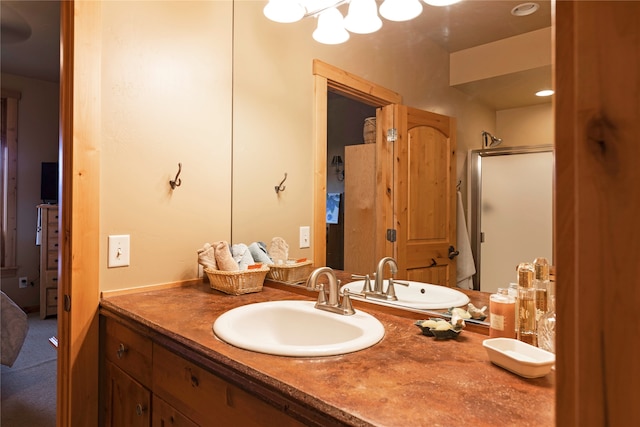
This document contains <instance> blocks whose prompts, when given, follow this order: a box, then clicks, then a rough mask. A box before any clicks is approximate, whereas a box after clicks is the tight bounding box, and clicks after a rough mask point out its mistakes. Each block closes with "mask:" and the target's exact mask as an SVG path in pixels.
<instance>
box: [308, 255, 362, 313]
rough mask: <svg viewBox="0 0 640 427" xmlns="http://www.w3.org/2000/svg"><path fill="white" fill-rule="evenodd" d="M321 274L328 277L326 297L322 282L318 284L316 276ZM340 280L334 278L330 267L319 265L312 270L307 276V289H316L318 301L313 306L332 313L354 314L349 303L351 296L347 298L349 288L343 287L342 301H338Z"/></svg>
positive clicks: (334, 275)
mask: <svg viewBox="0 0 640 427" xmlns="http://www.w3.org/2000/svg"><path fill="white" fill-rule="evenodd" d="M322 274H324V275H326V276H327V278H328V279H329V297H328V299H327V292H326V289H325V286H324V284H322V283H320V284H318V283H317V282H318V277H320V276H321V275H322ZM339 287H340V280H338V279H337V278H336V274H335V272H334V271H333V270H332V269H331V268H330V267H320V268H316V269H315V270H313V272H312V273H311V275H310V276H309V278H308V279H307V289H309V290H312V291H318V292H319V294H318V301H317V302H316V305H315V307H316V308H317V309H320V310H325V311H330V312H332V313H338V314H343V315H347V316H350V315H352V314H355V310H354V309H353V306H352V305H351V298H349V294H350V292H349V290H347V289H345V292H344V293H343V295H342V302H340V291H339Z"/></svg>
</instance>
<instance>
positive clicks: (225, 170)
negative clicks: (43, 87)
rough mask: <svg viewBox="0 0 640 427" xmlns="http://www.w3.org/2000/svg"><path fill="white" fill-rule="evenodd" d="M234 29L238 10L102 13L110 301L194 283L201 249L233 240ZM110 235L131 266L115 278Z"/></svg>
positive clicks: (177, 7) (182, 5)
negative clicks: (124, 240) (122, 293)
mask: <svg viewBox="0 0 640 427" xmlns="http://www.w3.org/2000/svg"><path fill="white" fill-rule="evenodd" d="M231 24H232V14H231V2H228V1H215V2H203V1H194V2H184V1H176V2H168V1H158V2H103V35H102V40H103V43H102V87H101V91H102V93H101V103H102V105H101V110H102V121H101V128H102V129H101V135H102V140H101V142H100V147H101V176H100V181H101V184H100V236H101V237H100V252H101V257H100V265H101V269H100V289H101V290H103V291H105V290H113V289H122V288H129V287H137V286H143V285H148V284H156V283H165V282H174V281H179V280H186V279H192V278H194V277H196V276H197V274H198V273H197V270H198V269H197V262H196V261H197V254H196V251H197V250H198V249H199V248H200V247H202V245H203V243H205V242H211V241H214V240H229V239H230V226H229V224H230V222H231V219H230V218H231V128H230V123H231V67H230V63H231ZM178 162H181V163H182V173H181V175H180V178H181V180H182V185H181V186H180V187H177V188H176V189H175V190H174V191H172V190H171V188H170V186H169V180H171V179H173V178H174V177H175V174H176V173H177V171H178ZM111 234H129V235H130V236H131V265H130V266H129V267H120V268H107V238H108V236H109V235H111Z"/></svg>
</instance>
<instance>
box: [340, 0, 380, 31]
mask: <svg viewBox="0 0 640 427" xmlns="http://www.w3.org/2000/svg"><path fill="white" fill-rule="evenodd" d="M344 27H345V28H346V29H347V30H349V31H351V32H352V33H358V34H369V33H374V32H376V31H378V30H379V29H380V27H382V20H381V19H380V18H379V17H378V8H377V6H376V0H351V3H349V13H348V14H347V16H346V17H345V18H344Z"/></svg>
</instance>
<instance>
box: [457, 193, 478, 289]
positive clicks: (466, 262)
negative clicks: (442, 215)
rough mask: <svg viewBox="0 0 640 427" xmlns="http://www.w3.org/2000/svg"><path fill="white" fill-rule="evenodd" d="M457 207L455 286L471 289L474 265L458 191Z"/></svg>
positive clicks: (474, 271)
mask: <svg viewBox="0 0 640 427" xmlns="http://www.w3.org/2000/svg"><path fill="white" fill-rule="evenodd" d="M457 207H458V209H457V211H458V212H457V236H456V240H457V245H458V251H459V252H460V254H459V255H458V259H457V264H456V275H457V280H456V281H457V286H458V287H459V288H462V289H473V279H472V278H473V275H474V274H476V265H475V263H474V261H473V253H472V252H471V244H470V243H469V234H468V233H467V222H466V220H465V215H464V207H463V206H462V194H461V193H460V192H459V191H458V206H457Z"/></svg>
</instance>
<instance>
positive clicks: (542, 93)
mask: <svg viewBox="0 0 640 427" xmlns="http://www.w3.org/2000/svg"><path fill="white" fill-rule="evenodd" d="M551 95H553V91H552V90H551V89H545V90H541V91H539V92H536V96H551Z"/></svg>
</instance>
